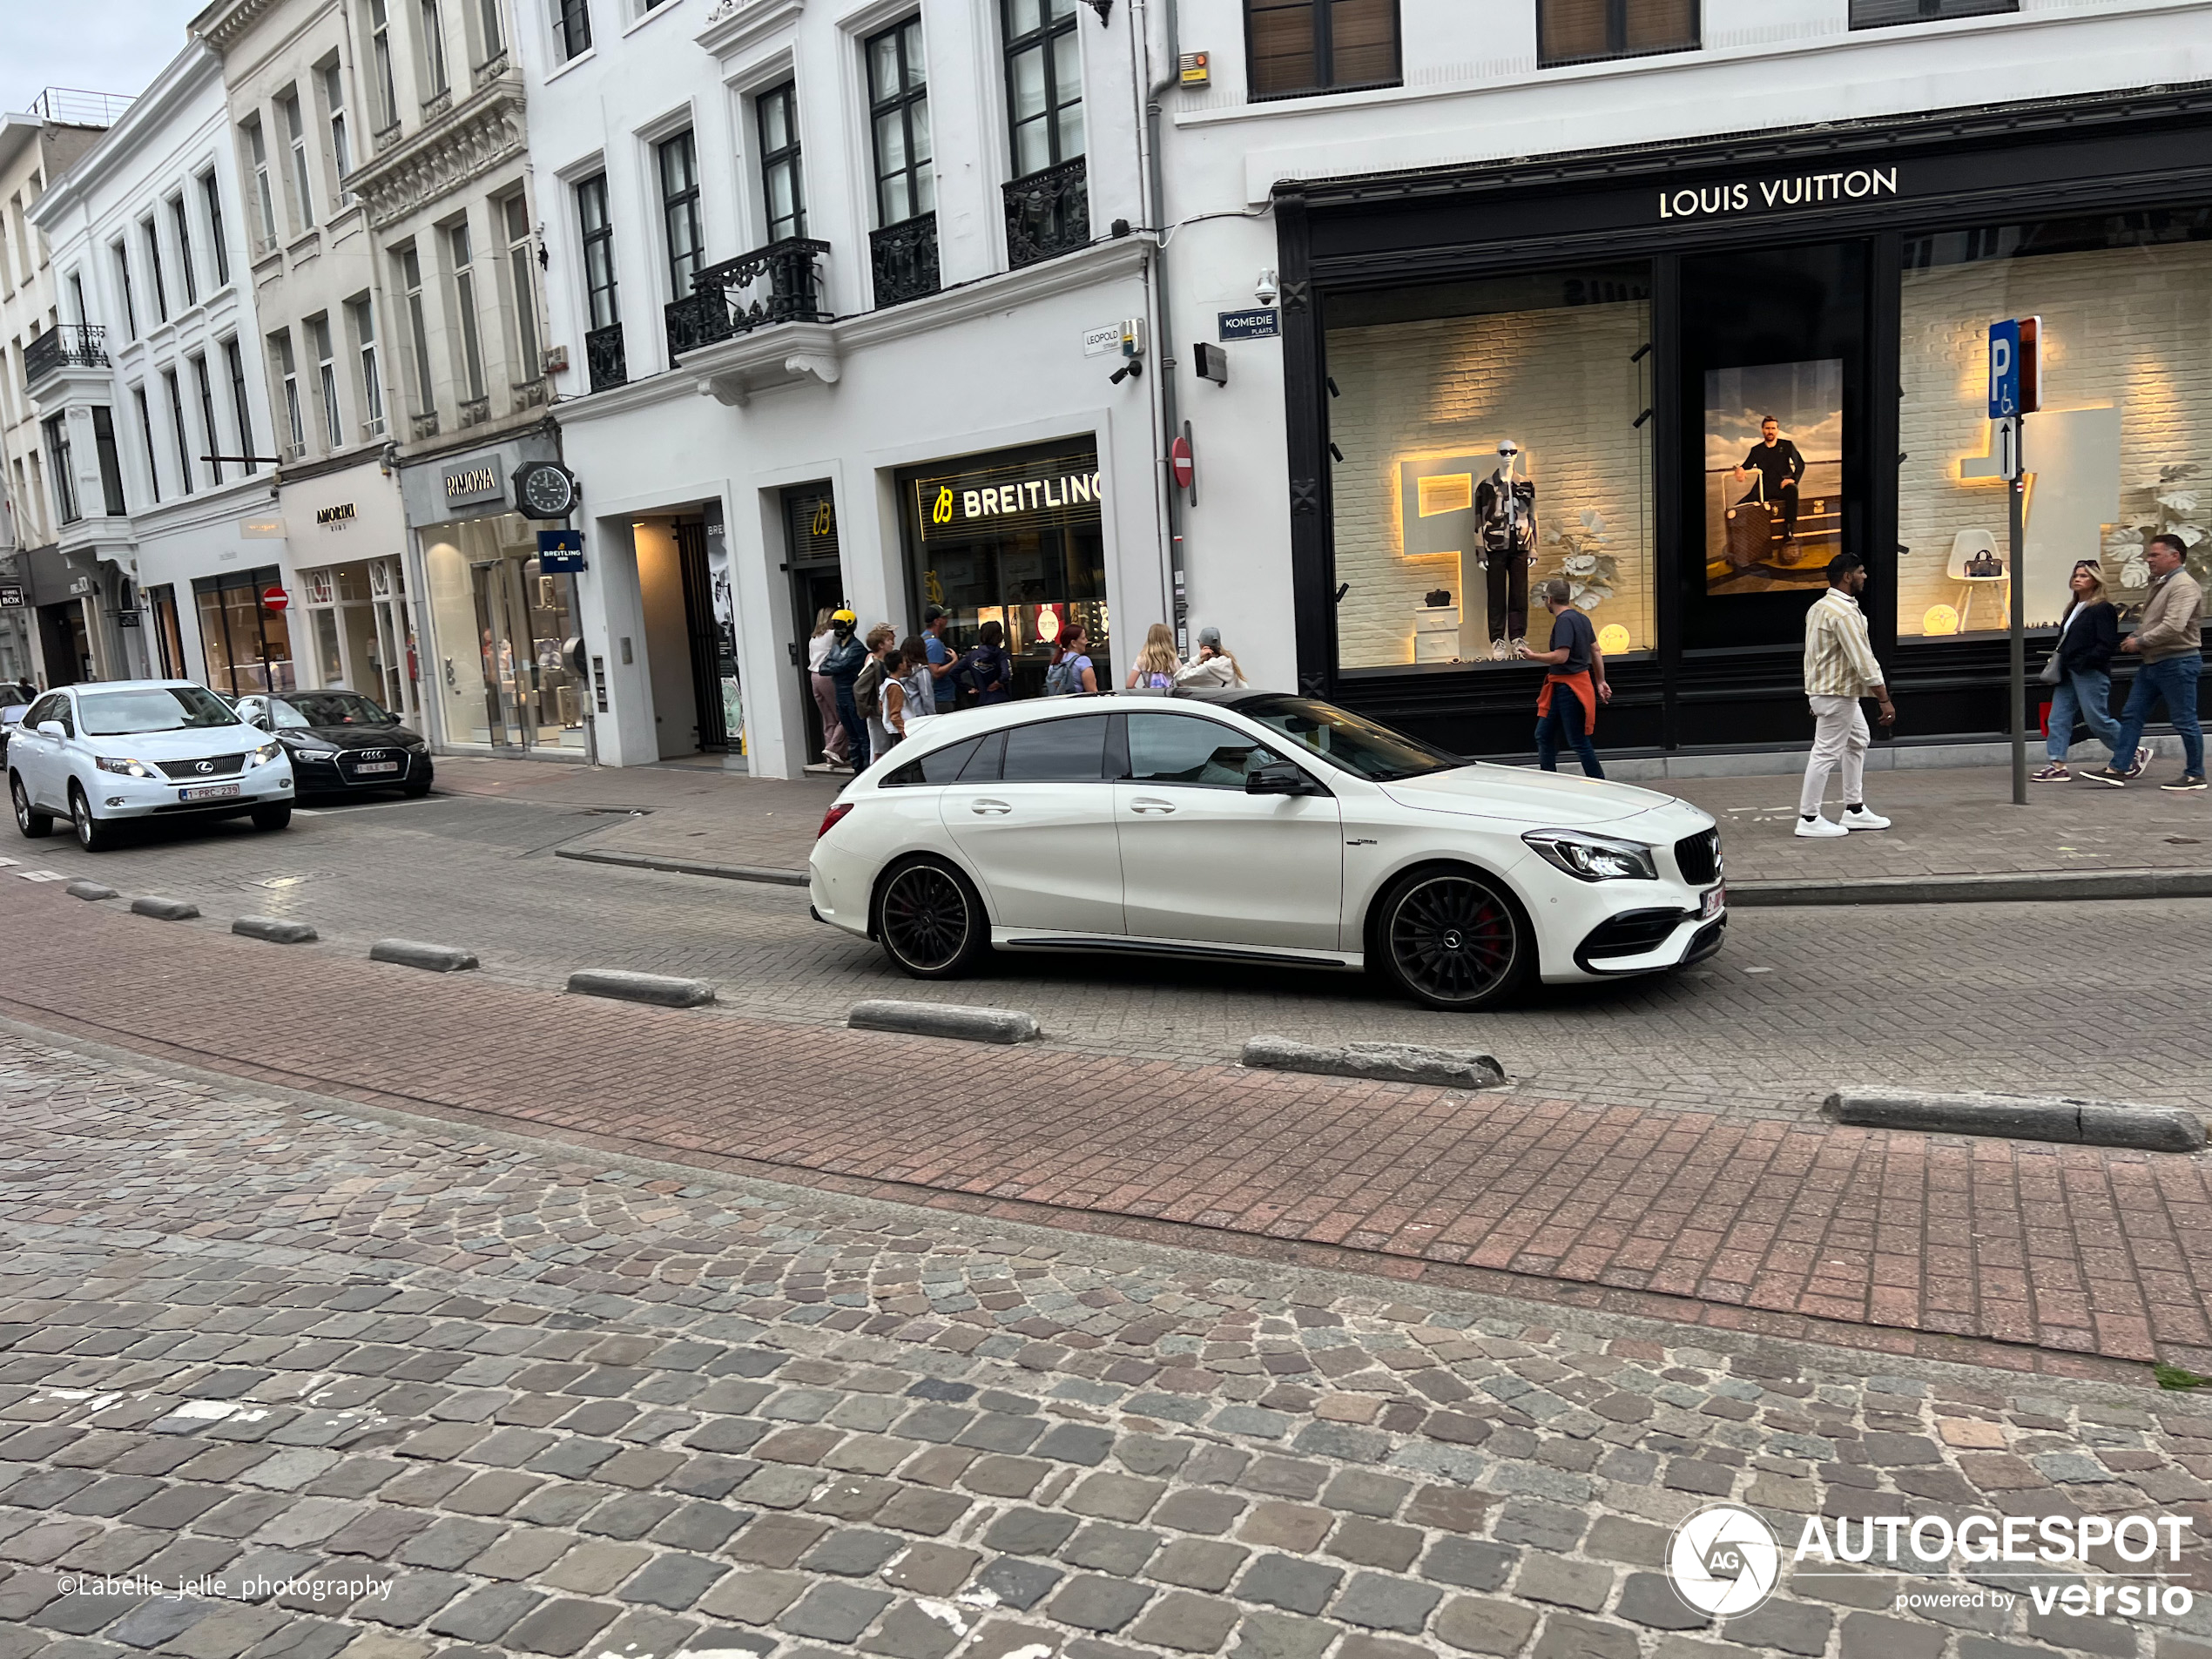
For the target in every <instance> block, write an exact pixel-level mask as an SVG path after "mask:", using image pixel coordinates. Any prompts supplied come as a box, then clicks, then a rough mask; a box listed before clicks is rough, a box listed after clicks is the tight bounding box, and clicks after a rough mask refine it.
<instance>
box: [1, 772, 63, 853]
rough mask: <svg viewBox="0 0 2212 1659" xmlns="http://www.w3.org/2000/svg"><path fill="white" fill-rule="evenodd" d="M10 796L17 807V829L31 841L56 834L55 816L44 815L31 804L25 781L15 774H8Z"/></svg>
mask: <svg viewBox="0 0 2212 1659" xmlns="http://www.w3.org/2000/svg"><path fill="white" fill-rule="evenodd" d="M8 795H9V798H10V799H11V800H13V801H14V803H15V807H16V827H17V829H19V830H21V831H22V832H23V833H24V835H25V836H26V837H28V838H29V839H30V840H34V841H35V840H37V839H38V838H39V837H40V836H42V835H51V834H52V833H54V815H53V814H52V813H42V812H40V811H39V810H38V809H37V807H36V806H32V805H31V804H30V791H29V790H28V789H25V788H24V784H23V779H22V778H21V777H19V776H17V774H16V773H14V772H10V773H9V774H8Z"/></svg>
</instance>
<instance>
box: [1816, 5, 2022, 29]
mask: <svg viewBox="0 0 2212 1659" xmlns="http://www.w3.org/2000/svg"><path fill="white" fill-rule="evenodd" d="M1908 6H1909V7H1910V8H1911V9H1912V16H1910V17H1902V16H1897V15H1894V14H1897V13H1900V12H1902V11H1904V10H1905V9H1906V7H1908ZM2018 10H2020V0H1851V28H1852V29H1853V30H1860V29H1911V28H1913V27H1915V26H1916V25H1918V24H1924V23H1950V22H1952V21H1953V20H1955V19H1957V18H1959V17H2002V16H2004V15H2005V14H2006V13H2008V12H2014V11H2018ZM1884 13H1889V14H1892V15H1888V16H1884V15H1882V14H1884Z"/></svg>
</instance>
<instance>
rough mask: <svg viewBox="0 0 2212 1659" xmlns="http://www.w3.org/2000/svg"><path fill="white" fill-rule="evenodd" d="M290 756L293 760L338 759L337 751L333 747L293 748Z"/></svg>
mask: <svg viewBox="0 0 2212 1659" xmlns="http://www.w3.org/2000/svg"><path fill="white" fill-rule="evenodd" d="M292 758H293V759H294V760H335V759H338V751H337V750H335V749H294V750H293V752H292Z"/></svg>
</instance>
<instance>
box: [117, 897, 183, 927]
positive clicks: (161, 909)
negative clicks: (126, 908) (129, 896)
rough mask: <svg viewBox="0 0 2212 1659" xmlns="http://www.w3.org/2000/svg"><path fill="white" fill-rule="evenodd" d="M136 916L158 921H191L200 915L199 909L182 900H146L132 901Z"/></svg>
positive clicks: (132, 912) (149, 898)
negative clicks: (148, 917)
mask: <svg viewBox="0 0 2212 1659" xmlns="http://www.w3.org/2000/svg"><path fill="white" fill-rule="evenodd" d="M131 914H132V915H134V916H152V917H153V918H154V919H155V920H156V921H192V920H193V919H194V918H195V917H197V916H198V915H199V906H198V905H196V904H188V903H186V902H185V900H182V899H156V898H152V897H148V898H144V899H133V900H131Z"/></svg>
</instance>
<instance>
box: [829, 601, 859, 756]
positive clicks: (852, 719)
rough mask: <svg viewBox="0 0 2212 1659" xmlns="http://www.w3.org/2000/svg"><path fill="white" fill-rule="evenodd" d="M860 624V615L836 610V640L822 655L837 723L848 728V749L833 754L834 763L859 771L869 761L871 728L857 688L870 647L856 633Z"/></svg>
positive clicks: (833, 616)
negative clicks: (835, 754) (861, 708)
mask: <svg viewBox="0 0 2212 1659" xmlns="http://www.w3.org/2000/svg"><path fill="white" fill-rule="evenodd" d="M859 623H860V618H859V617H855V616H854V615H853V613H852V612H851V611H849V610H837V611H833V612H832V613H831V616H830V633H831V636H832V637H833V640H834V641H835V643H834V644H832V645H831V646H830V648H829V650H828V651H826V652H825V653H824V654H823V657H822V673H823V674H824V676H825V677H826V678H827V679H828V680H829V683H830V687H831V691H832V694H833V698H834V699H835V702H836V706H837V723H838V725H840V726H842V727H844V728H845V752H844V753H843V754H842V755H839V756H835V757H833V758H832V761H831V764H832V765H838V764H842V765H846V766H848V767H850V768H851V769H852V770H853V771H854V772H860V771H862V770H864V769H865V768H866V767H867V764H868V728H867V722H866V720H865V719H863V718H862V717H861V714H860V701H859V692H858V691H857V689H856V685H857V682H858V679H859V677H860V671H861V669H862V668H863V667H864V666H865V665H866V664H867V660H868V648H867V646H866V645H864V644H861V643H860V640H859V639H858V638H857V637H854V635H853V629H854V628H855V627H856V626H858V625H859Z"/></svg>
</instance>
